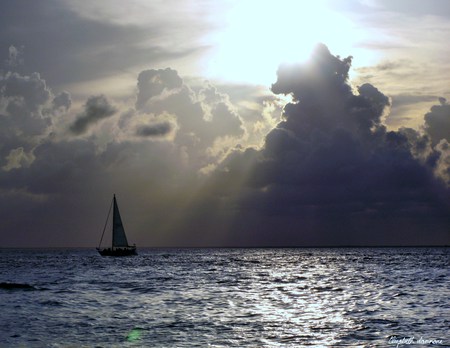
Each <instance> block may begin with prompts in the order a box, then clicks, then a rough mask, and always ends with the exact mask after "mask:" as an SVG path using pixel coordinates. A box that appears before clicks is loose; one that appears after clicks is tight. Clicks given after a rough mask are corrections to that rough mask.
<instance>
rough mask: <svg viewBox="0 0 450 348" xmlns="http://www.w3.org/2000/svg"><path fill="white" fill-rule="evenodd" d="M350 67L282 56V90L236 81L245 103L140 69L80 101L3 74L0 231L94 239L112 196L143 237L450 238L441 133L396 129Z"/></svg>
mask: <svg viewBox="0 0 450 348" xmlns="http://www.w3.org/2000/svg"><path fill="white" fill-rule="evenodd" d="M350 65H351V58H350V57H349V58H343V59H341V58H339V57H335V56H333V55H332V54H331V53H330V52H329V50H328V49H327V48H326V47H325V46H319V47H318V48H317V50H316V51H315V52H314V54H313V55H312V56H311V59H310V61H308V62H306V63H303V64H294V65H284V66H282V67H280V69H279V71H278V80H277V81H276V82H275V83H274V85H273V87H272V90H273V91H274V92H275V94H274V95H272V96H270V97H267V96H266V95H261V94H259V93H260V92H259V91H256V90H250V89H249V87H247V89H245V88H243V87H242V88H241V90H242V91H243V94H242V95H244V96H252V98H251V101H252V102H247V103H244V102H245V101H246V100H242V99H240V98H244V97H239V96H237V95H236V94H234V95H233V94H232V93H225V92H224V91H225V89H224V88H219V87H218V86H215V85H213V84H211V83H209V82H203V81H202V82H198V81H197V83H192V80H191V81H189V80H187V79H183V78H181V77H180V75H179V74H178V72H177V71H176V70H174V69H170V68H168V69H147V70H144V71H142V72H141V73H140V74H139V75H138V77H137V88H136V90H135V94H133V95H130V96H128V97H127V98H126V100H117V99H114V100H111V99H109V98H106V96H104V95H99V96H91V97H89V98H87V99H86V101H85V104H84V106H82V110H81V111H80V112H78V113H77V111H76V110H77V106H75V110H72V109H71V108H72V107H73V106H72V97H71V95H70V94H69V93H67V92H61V93H58V94H56V95H55V94H53V92H52V91H51V90H50V89H49V88H48V87H47V84H46V83H45V81H43V79H42V78H41V77H40V75H39V74H37V75H33V74H30V75H21V74H16V75H13V73H8V74H5V75H3V76H2V79H0V84H1V89H0V91H1V92H2V96H1V99H0V106H1V110H2V111H1V112H0V115H1V116H0V124H1V127H0V132H1V135H2V136H1V137H0V154H1V159H2V162H1V163H0V168H1V170H0V192H1V193H2V195H1V197H2V198H1V199H0V218H1V219H2V221H3V223H4V224H5V227H4V228H5V231H15V233H14V235H13V236H12V237H11V235H6V234H1V235H0V243H1V244H2V245H40V246H45V245H47V246H48V245H54V246H56V245H85V246H88V245H94V244H95V243H96V242H97V238H98V237H99V235H97V233H96V232H93V226H100V225H101V224H102V223H103V221H100V218H99V216H103V215H102V214H103V213H104V211H103V209H106V206H107V204H108V200H109V199H110V196H111V194H112V192H115V193H116V194H117V195H118V197H119V199H120V202H121V203H123V204H122V205H121V207H123V208H122V209H123V211H124V214H125V216H128V218H127V219H126V221H127V229H128V230H129V231H130V239H131V240H133V242H136V243H137V244H138V245H155V246H157V245H159V246H160V245H165V246H167V245H177V246H181V245H197V246H198V245H205V246H206V245H228V246H229V245H241V246H242V245H247V246H248V245H257V246H261V245H265V246H281V245H285V246H286V245H289V246H292V245H343V244H358V245H361V244H365V245H372V244H443V243H446V242H447V241H448V225H449V218H448V216H449V214H448V213H449V207H450V205H449V204H450V202H449V198H448V197H449V196H450V195H448V193H449V192H448V190H449V189H448V187H447V186H446V185H449V186H450V182H449V170H448V168H449V160H448V159H449V146H448V142H447V141H446V140H445V139H443V140H441V141H440V142H438V143H436V144H433V143H432V142H431V140H430V139H431V136H430V135H429V134H428V133H426V132H425V128H424V130H423V131H420V130H414V129H410V128H402V129H400V130H399V131H389V130H387V128H386V126H385V125H384V123H383V122H384V117H385V115H386V113H387V112H389V110H390V106H391V105H390V98H388V97H387V96H386V95H385V94H383V93H382V92H381V91H380V90H379V89H377V88H376V87H375V86H373V85H372V84H364V83H363V84H361V85H360V86H359V87H358V88H357V89H354V88H352V87H351V86H350V85H349V82H348V71H349V69H350ZM9 78H11V79H12V80H11V81H13V82H14V83H12V82H11V81H10V82H9V83H10V84H9V85H8V89H6V87H5V86H6V83H7V79H9ZM187 81H189V83H188V82H187ZM229 88H230V89H234V88H233V87H229ZM235 93H237V92H235ZM252 93H255V94H254V95H253V94H252ZM279 93H281V94H286V95H288V96H289V97H290V100H291V101H290V102H285V105H284V108H283V113H282V115H281V116H280V117H279V116H276V113H277V111H279V110H280V109H279V103H280V101H279V99H278V97H279ZM287 99H289V98H287ZM284 100H286V99H284ZM241 103H243V104H241ZM74 104H75V105H77V104H78V101H77V100H76V101H75V102H74ZM10 105H14V106H16V105H18V106H17V107H10ZM241 105H244V106H245V108H241V107H240V106H241ZM445 105H446V104H445V103H444V102H443V101H441V105H440V107H443V106H445ZM24 110H25V111H26V112H25V113H21V112H19V111H24ZM242 110H245V112H244V113H242ZM432 110H438V111H439V112H440V110H441V109H432ZM430 112H432V111H430ZM439 112H438V114H439V115H440V113H439ZM76 113H77V114H76ZM258 113H259V114H258ZM432 113H433V115H434V111H433V112H432ZM33 118H36V119H38V120H40V122H43V123H42V124H38V127H36V126H35V127H32V129H28V130H27V128H26V127H24V128H23V129H22V127H23V126H26V125H28V126H30V125H32V122H31V120H32V119H33ZM434 121H435V118H434V117H431V118H429V122H428V124H429V125H430V126H431V127H432V128H433V127H434V126H435V123H433V122H434ZM258 122H260V123H261V124H260V125H258V127H255V128H253V127H252V125H256V123H258ZM274 124H275V125H274ZM67 129H70V130H71V131H72V133H73V134H75V135H76V136H67ZM261 130H264V133H263V131H261ZM254 131H256V133H257V134H258V136H260V135H261V134H266V136H265V138H264V141H263V143H262V145H261V146H255V147H252V146H250V145H252V144H255V143H256V144H257V145H259V141H257V137H256V136H255V134H254V133H253V132H254ZM249 139H251V141H249ZM21 212H26V213H24V214H26V217H27V218H26V219H23V218H21V217H22V215H21V214H22V213H21ZM100 227H101V226H100ZM37 230H39V232H36V231H37ZM94 230H95V227H94ZM98 232H99V233H100V231H98ZM131 237H132V238H131Z"/></svg>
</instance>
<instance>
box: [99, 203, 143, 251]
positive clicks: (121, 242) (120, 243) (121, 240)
mask: <svg viewBox="0 0 450 348" xmlns="http://www.w3.org/2000/svg"><path fill="white" fill-rule="evenodd" d="M111 209H112V211H113V214H112V215H113V216H112V245H111V247H110V248H109V247H108V248H103V249H101V244H102V240H103V236H104V235H105V230H106V226H107V225H108V221H109V217H110V215H111ZM96 249H97V251H98V252H99V253H100V255H102V256H131V255H137V252H136V245H128V240H127V236H126V234H125V229H124V227H123V223H122V218H121V217H120V212H119V206H118V205H117V199H116V195H115V194H114V195H113V199H112V202H111V205H110V207H109V211H108V216H107V217H106V222H105V227H103V232H102V237H101V238H100V243H99V245H98V247H97V248H96Z"/></svg>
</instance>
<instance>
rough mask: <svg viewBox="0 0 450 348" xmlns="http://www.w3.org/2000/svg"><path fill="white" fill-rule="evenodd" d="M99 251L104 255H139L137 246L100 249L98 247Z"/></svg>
mask: <svg viewBox="0 0 450 348" xmlns="http://www.w3.org/2000/svg"><path fill="white" fill-rule="evenodd" d="M97 251H98V253H99V254H100V255H102V256H133V255H137V251H136V248H135V247H129V248H114V249H111V248H105V249H100V248H97Z"/></svg>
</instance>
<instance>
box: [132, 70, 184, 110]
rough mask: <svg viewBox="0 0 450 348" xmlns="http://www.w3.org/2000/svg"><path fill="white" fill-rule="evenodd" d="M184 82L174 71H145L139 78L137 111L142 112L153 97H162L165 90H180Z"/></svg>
mask: <svg viewBox="0 0 450 348" xmlns="http://www.w3.org/2000/svg"><path fill="white" fill-rule="evenodd" d="M182 84H183V80H182V79H181V78H180V77H179V76H178V73H177V72H176V71H175V70H172V69H169V68H167V69H164V70H163V69H160V70H144V71H142V72H141V73H140V74H139V76H138V95H137V100H136V109H138V110H140V109H142V108H143V107H144V106H145V103H146V102H147V101H148V100H149V99H151V98H152V97H155V96H158V95H160V94H161V93H162V92H163V91H164V90H168V91H169V90H173V89H175V88H180V87H181V86H182Z"/></svg>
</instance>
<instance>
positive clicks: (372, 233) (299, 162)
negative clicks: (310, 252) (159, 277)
mask: <svg viewBox="0 0 450 348" xmlns="http://www.w3.org/2000/svg"><path fill="white" fill-rule="evenodd" d="M350 62H351V59H350V58H344V59H341V58H338V57H335V56H333V55H331V54H330V52H329V51H328V49H327V48H326V47H325V46H319V47H318V48H317V49H316V51H315V52H314V53H313V55H312V56H311V59H310V61H309V62H307V63H304V64H296V65H290V66H286V65H285V66H281V67H280V69H279V71H278V80H277V82H276V83H275V84H273V85H272V90H273V92H274V93H276V94H279V93H282V94H288V95H291V96H292V100H293V101H292V102H291V103H288V104H286V106H285V108H284V114H283V117H284V120H283V121H282V122H280V123H279V124H278V125H277V127H276V128H274V129H273V130H272V131H271V132H270V133H269V134H268V135H267V137H266V139H265V143H264V146H263V148H262V149H261V150H259V151H256V150H252V151H251V150H250V149H247V150H245V151H242V150H239V151H237V152H234V153H233V154H232V155H230V156H229V157H228V158H227V159H226V160H225V161H223V162H222V164H221V165H220V166H219V167H218V170H217V172H216V173H214V175H213V178H212V179H211V188H210V190H211V192H212V193H214V194H213V195H212V196H211V199H213V200H215V199H217V200H220V201H221V202H222V203H221V206H222V209H223V210H225V211H227V210H228V213H229V214H232V215H233V220H232V222H230V221H229V224H228V225H227V228H228V229H230V230H234V231H235V234H234V235H233V237H232V238H234V241H235V242H236V243H238V244H239V243H242V244H247V245H305V244H306V245H323V244H329V245H347V244H348V245H350V244H352V245H355V244H356V245H374V244H375V245H376V244H386V243H387V244H415V243H426V244H428V243H429V244H434V243H444V242H445V241H447V242H448V237H449V236H448V226H449V222H450V221H449V218H448V216H449V209H450V200H449V198H448V197H450V195H449V194H448V193H449V190H448V188H447V187H446V186H445V184H444V182H443V180H442V176H440V177H436V175H435V174H436V171H435V169H434V168H433V165H432V163H431V162H432V161H431V159H429V157H428V156H426V155H425V160H420V159H419V158H418V157H416V156H415V155H414V151H416V152H419V151H420V152H421V153H424V152H423V151H424V149H421V148H420V144H419V140H422V141H425V143H426V138H425V140H424V138H423V137H421V136H419V135H418V134H417V137H416V140H413V139H412V137H410V138H408V137H407V136H406V135H405V134H404V132H396V131H387V130H386V127H385V126H384V125H383V123H382V116H383V114H384V112H385V111H386V110H387V108H388V107H389V105H390V103H389V98H388V97H387V96H385V95H383V94H382V93H381V92H380V91H379V90H378V89H376V88H375V87H374V86H372V85H370V84H365V85H362V86H361V87H359V89H358V92H359V93H358V94H355V93H354V92H353V91H352V89H351V87H350V85H349V83H348V70H349V68H350ZM435 110H436V109H435ZM443 145H444V146H443V147H445V144H443ZM414 146H415V147H414ZM427 146H429V145H423V144H422V147H423V148H425V147H427ZM428 155H429V156H430V157H431V156H432V154H431V153H430V152H429V153H428ZM439 158H440V157H439ZM427 159H428V160H429V162H427ZM213 197H215V198H213ZM223 202H229V204H228V205H227V204H225V205H223ZM211 206H213V204H211ZM230 209H232V211H231V210H230ZM223 214H225V213H224V212H222V213H221V214H220V216H223ZM209 216H212V217H215V218H218V217H217V216H215V215H214V214H211V215H209ZM212 224H213V223H212V222H211V225H212ZM230 242H231V241H230Z"/></svg>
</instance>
